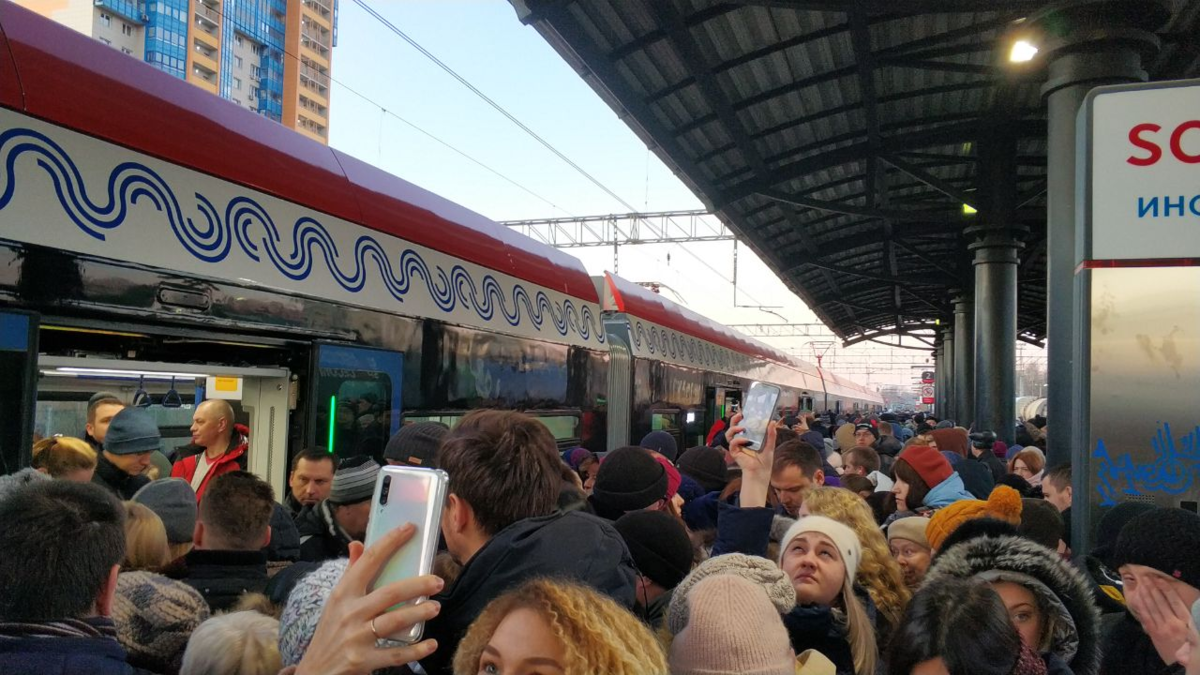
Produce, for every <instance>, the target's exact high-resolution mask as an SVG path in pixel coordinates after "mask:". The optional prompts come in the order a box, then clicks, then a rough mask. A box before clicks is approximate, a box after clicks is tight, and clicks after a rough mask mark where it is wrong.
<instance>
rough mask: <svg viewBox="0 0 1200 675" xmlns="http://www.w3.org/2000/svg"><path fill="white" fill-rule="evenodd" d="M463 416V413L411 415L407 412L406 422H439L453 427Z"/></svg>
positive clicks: (407, 423) (406, 423) (405, 415)
mask: <svg viewBox="0 0 1200 675" xmlns="http://www.w3.org/2000/svg"><path fill="white" fill-rule="evenodd" d="M462 418H463V416H462V415H409V414H408V413H405V414H404V424H405V426H407V425H409V424H416V423H417V422H437V423H438V424H444V425H446V426H447V427H450V428H451V429H453V428H454V427H456V426H458V423H459V422H461V421H462Z"/></svg>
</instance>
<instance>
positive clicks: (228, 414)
mask: <svg viewBox="0 0 1200 675" xmlns="http://www.w3.org/2000/svg"><path fill="white" fill-rule="evenodd" d="M249 442H250V440H249V433H248V431H247V430H245V427H240V428H239V427H237V426H235V425H234V418H233V408H231V407H230V405H229V403H228V402H227V401H222V400H220V399H209V400H207V401H205V402H203V403H201V404H200V405H198V406H196V414H194V415H193V416H192V443H193V444H195V445H198V446H200V447H202V448H204V452H201V453H199V454H197V455H193V456H191V457H184V458H183V459H181V460H179V461H178V462H175V465H174V466H172V467H171V477H172V478H182V479H184V480H186V481H188V482H189V483H191V484H192V489H193V490H195V491H196V501H197V502H198V501H200V500H201V499H203V498H204V488H206V487H208V484H209V483H210V482H211V481H212V479H214V478H216V477H217V476H220V475H221V474H224V473H229V472H231V471H241V470H245V468H246V449H247V447H248V445H249Z"/></svg>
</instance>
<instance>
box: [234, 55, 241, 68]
mask: <svg viewBox="0 0 1200 675" xmlns="http://www.w3.org/2000/svg"><path fill="white" fill-rule="evenodd" d="M233 65H234V67H235V68H238V69H241V67H242V57H240V56H235V57H233Z"/></svg>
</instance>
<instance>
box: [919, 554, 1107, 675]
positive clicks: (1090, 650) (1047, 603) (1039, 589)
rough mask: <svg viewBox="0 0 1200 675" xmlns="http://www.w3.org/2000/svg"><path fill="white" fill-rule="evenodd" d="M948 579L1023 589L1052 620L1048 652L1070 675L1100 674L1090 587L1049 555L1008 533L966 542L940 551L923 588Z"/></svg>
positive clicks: (1095, 613)
mask: <svg viewBox="0 0 1200 675" xmlns="http://www.w3.org/2000/svg"><path fill="white" fill-rule="evenodd" d="M948 578H957V579H969V578H979V579H981V580H983V581H1012V582H1015V583H1019V584H1022V585H1024V586H1026V587H1027V588H1029V589H1030V590H1032V591H1033V593H1034V595H1036V596H1037V597H1038V600H1039V602H1040V603H1041V604H1042V605H1043V607H1044V608H1045V609H1046V610H1047V611H1048V612H1049V613H1050V614H1051V615H1053V616H1054V617H1055V625H1056V629H1055V633H1054V636H1053V637H1052V640H1051V650H1052V651H1053V652H1054V653H1055V654H1057V655H1058V656H1060V657H1062V659H1063V660H1064V661H1066V662H1067V663H1068V664H1069V665H1070V667H1071V671H1072V672H1073V673H1075V675H1096V673H1097V672H1098V671H1099V668H1100V636H1099V622H1100V612H1099V610H1097V609H1096V603H1095V601H1094V599H1093V597H1092V587H1091V584H1089V583H1088V580H1087V579H1086V578H1085V577H1084V576H1083V574H1081V573H1080V572H1079V571H1078V570H1076V569H1075V568H1073V567H1071V566H1070V565H1069V564H1068V563H1067V562H1066V561H1064V560H1063V559H1062V558H1060V557H1059V556H1058V554H1056V553H1055V552H1054V551H1051V550H1050V549H1048V548H1046V547H1044V546H1042V545H1040V544H1037V543H1035V542H1033V541H1030V540H1028V539H1025V538H1024V537H1018V536H1011V535H1004V536H999V537H991V536H981V537H977V538H974V539H969V540H966V541H963V542H961V543H958V544H955V545H953V546H951V547H949V548H947V549H945V550H943V551H942V552H941V553H939V554H938V557H937V559H936V560H934V564H933V567H931V568H930V570H929V573H928V574H927V575H926V576H925V581H924V583H923V585H926V584H937V583H940V582H942V581H944V580H945V579H948Z"/></svg>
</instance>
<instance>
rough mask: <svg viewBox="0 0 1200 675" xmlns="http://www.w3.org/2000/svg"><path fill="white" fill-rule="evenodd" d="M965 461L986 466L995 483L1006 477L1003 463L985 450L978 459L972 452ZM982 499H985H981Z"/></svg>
mask: <svg viewBox="0 0 1200 675" xmlns="http://www.w3.org/2000/svg"><path fill="white" fill-rule="evenodd" d="M967 459H969V460H971V461H972V462H978V463H980V464H983V465H985V466H987V468H988V469H990V470H991V472H992V480H993V481H995V482H996V483H999V482H1000V480H1001V479H1003V478H1004V476H1006V475H1008V468H1007V467H1005V466H1004V462H1002V461H1000V458H999V457H997V456H996V455H995V454H993V453H991V452H988V451H987V450H984V451H983V454H982V455H980V456H978V457H976V456H975V453H974V452H972V453H971V454H970V455H969V456H968V457H967ZM983 499H987V498H986V497H983Z"/></svg>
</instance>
